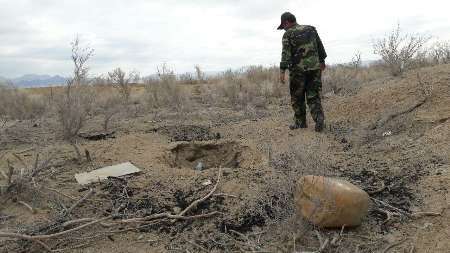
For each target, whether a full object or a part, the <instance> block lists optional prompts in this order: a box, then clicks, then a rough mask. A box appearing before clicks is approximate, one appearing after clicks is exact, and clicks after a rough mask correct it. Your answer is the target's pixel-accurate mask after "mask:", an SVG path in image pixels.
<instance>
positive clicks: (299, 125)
mask: <svg viewBox="0 0 450 253" xmlns="http://www.w3.org/2000/svg"><path fill="white" fill-rule="evenodd" d="M289 128H290V129H291V130H295V129H299V128H308V126H307V125H306V122H301V123H299V122H295V123H294V124H292V125H290V126H289Z"/></svg>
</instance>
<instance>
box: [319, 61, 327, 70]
mask: <svg viewBox="0 0 450 253" xmlns="http://www.w3.org/2000/svg"><path fill="white" fill-rule="evenodd" d="M326 67H327V65H326V64H325V63H321V64H320V70H322V71H324V70H325V68H326Z"/></svg>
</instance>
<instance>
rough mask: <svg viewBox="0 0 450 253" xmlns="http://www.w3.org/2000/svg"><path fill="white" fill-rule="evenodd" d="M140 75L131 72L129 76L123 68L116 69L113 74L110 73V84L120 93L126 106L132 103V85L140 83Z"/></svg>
mask: <svg viewBox="0 0 450 253" xmlns="http://www.w3.org/2000/svg"><path fill="white" fill-rule="evenodd" d="M139 79H140V77H139V73H138V72H136V71H131V72H129V73H128V74H127V73H126V72H125V71H123V70H122V69H121V68H116V69H114V70H113V71H112V72H108V82H109V83H110V84H111V85H112V86H113V87H114V88H115V89H116V90H117V91H118V92H119V95H120V97H121V98H122V102H123V104H124V105H128V104H129V103H130V96H131V88H132V87H131V84H132V83H133V82H138V81H139Z"/></svg>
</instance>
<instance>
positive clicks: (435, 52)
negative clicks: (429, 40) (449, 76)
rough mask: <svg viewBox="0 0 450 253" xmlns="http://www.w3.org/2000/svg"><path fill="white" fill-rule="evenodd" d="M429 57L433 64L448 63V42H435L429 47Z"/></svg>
mask: <svg viewBox="0 0 450 253" xmlns="http://www.w3.org/2000/svg"><path fill="white" fill-rule="evenodd" d="M429 57H430V59H431V61H432V63H434V64H448V63H450V42H447V41H444V42H435V43H434V44H433V45H432V46H431V48H430V49H429Z"/></svg>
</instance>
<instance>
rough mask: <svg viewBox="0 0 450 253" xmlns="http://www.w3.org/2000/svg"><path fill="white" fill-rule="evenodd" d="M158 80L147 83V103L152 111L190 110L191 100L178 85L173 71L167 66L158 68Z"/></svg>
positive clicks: (151, 79)
mask: <svg viewBox="0 0 450 253" xmlns="http://www.w3.org/2000/svg"><path fill="white" fill-rule="evenodd" d="M157 75H158V79H154V78H148V79H147V80H146V81H145V101H146V103H147V106H148V107H149V108H150V109H159V108H170V109H172V110H175V111H183V110H187V109H189V108H190V99H189V96H188V94H187V92H186V91H185V90H184V89H183V87H182V86H181V85H179V84H177V78H176V76H175V73H174V72H173V70H171V69H170V68H169V67H168V66H167V65H166V64H163V65H162V66H161V67H158V68H157Z"/></svg>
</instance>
